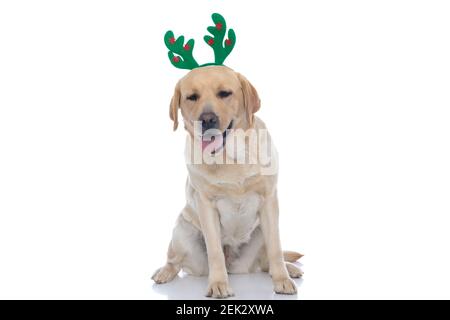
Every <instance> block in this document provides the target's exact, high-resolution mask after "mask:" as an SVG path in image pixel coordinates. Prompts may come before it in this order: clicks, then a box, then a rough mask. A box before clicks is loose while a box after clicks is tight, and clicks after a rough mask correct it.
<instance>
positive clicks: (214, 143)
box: [202, 135, 223, 152]
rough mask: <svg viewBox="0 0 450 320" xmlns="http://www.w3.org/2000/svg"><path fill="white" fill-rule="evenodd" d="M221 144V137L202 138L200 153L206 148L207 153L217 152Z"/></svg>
mask: <svg viewBox="0 0 450 320" xmlns="http://www.w3.org/2000/svg"><path fill="white" fill-rule="evenodd" d="M208 139H210V140H208ZM222 143H223V137H222V135H217V136H212V137H208V138H206V137H204V138H203V139H202V151H205V149H206V148H208V151H209V152H212V151H217V150H219V149H220V147H221V146H222Z"/></svg>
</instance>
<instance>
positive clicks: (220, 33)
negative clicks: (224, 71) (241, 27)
mask: <svg viewBox="0 0 450 320" xmlns="http://www.w3.org/2000/svg"><path fill="white" fill-rule="evenodd" d="M211 17H212V20H213V22H214V26H211V27H208V28H207V30H208V32H209V33H211V34H212V35H213V36H214V37H211V36H204V38H203V39H204V40H205V42H206V43H207V44H208V45H210V46H211V47H212V48H213V50H214V58H215V61H214V62H215V63H214V64H219V65H220V64H223V62H224V61H225V59H226V58H227V57H228V55H229V54H230V52H231V51H232V50H233V48H234V45H235V44H236V34H235V33H234V30H233V29H230V30H228V38H227V39H226V40H225V41H224V38H225V34H226V30H227V23H226V21H225V19H224V17H222V16H221V15H220V14H218V13H213V14H212V16H211Z"/></svg>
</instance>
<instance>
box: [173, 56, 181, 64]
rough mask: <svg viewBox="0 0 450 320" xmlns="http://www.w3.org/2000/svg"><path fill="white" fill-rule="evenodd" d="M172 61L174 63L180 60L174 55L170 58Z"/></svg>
mask: <svg viewBox="0 0 450 320" xmlns="http://www.w3.org/2000/svg"><path fill="white" fill-rule="evenodd" d="M172 61H173V62H175V63H177V62H180V57H177V56H175V57H173V58H172Z"/></svg>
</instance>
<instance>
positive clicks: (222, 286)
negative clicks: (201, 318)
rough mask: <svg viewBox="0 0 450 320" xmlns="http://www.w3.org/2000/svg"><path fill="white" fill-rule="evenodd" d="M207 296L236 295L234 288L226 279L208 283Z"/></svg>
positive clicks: (223, 296)
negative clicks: (232, 288)
mask: <svg viewBox="0 0 450 320" xmlns="http://www.w3.org/2000/svg"><path fill="white" fill-rule="evenodd" d="M206 296H207V297H213V298H219V299H221V298H228V297H232V296H234V293H233V290H231V287H230V286H229V284H228V282H226V281H215V282H212V283H210V284H209V285H208V290H207V292H206Z"/></svg>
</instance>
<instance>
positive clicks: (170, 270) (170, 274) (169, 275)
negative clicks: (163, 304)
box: [152, 265, 178, 284]
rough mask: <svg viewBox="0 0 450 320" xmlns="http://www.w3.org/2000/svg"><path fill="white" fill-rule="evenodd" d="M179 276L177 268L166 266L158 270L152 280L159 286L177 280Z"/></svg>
mask: <svg viewBox="0 0 450 320" xmlns="http://www.w3.org/2000/svg"><path fill="white" fill-rule="evenodd" d="M177 274H178V270H177V269H176V268H175V267H173V266H170V265H165V266H164V267H162V268H159V269H158V270H156V271H155V273H154V274H153V276H152V279H153V281H155V282H156V283H158V284H160V283H166V282H169V281H171V280H173V278H175V276H176V275H177Z"/></svg>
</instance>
